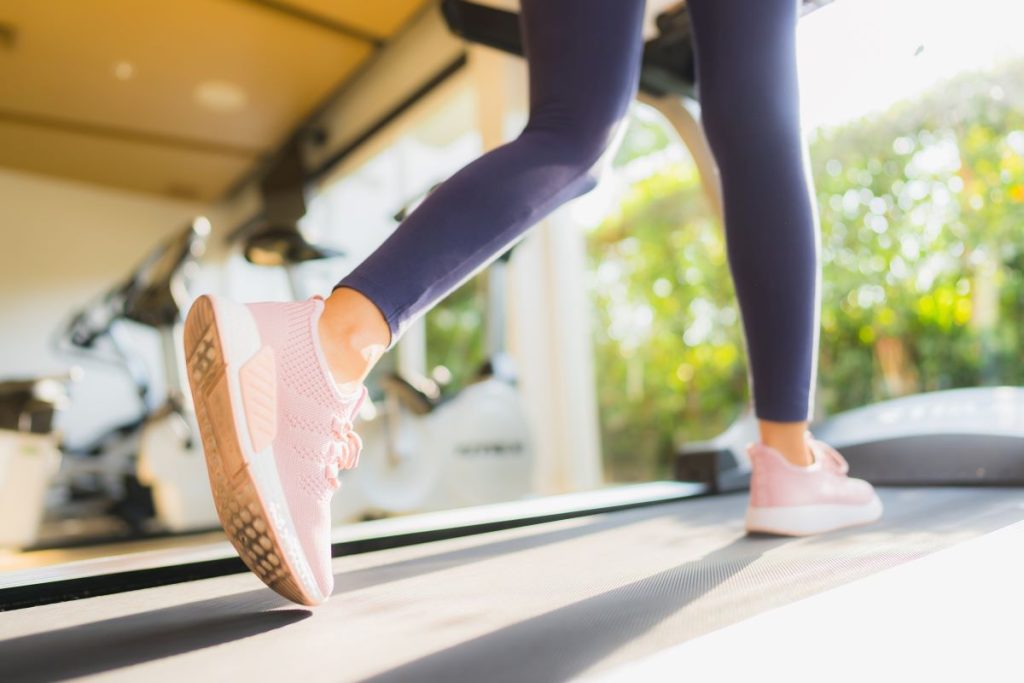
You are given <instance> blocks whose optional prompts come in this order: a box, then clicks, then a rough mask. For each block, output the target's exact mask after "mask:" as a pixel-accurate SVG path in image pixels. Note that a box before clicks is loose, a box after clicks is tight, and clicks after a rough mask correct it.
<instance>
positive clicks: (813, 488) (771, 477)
mask: <svg viewBox="0 0 1024 683" xmlns="http://www.w3.org/2000/svg"><path fill="white" fill-rule="evenodd" d="M807 445H808V446H809V447H810V449H811V453H813V454H814V464H813V465H810V466H808V467H797V466H796V465H791V464H790V463H789V462H788V461H787V460H786V459H785V458H784V457H782V454H781V453H779V452H778V451H777V450H775V449H774V448H769V447H768V446H765V445H763V444H752V445H751V446H750V447H749V448H748V449H747V453H748V454H749V455H750V462H751V466H752V468H753V474H752V475H751V478H750V505H749V506H748V507H747V531H755V532H760V533H768V534H779V535H782V536H807V535H810V534H818V533H822V532H825V531H833V530H835V529H842V528H844V527H848V526H856V525H858V524H868V523H869V522H874V521H875V520H877V519H878V518H879V517H881V516H882V501H880V500H879V499H878V496H877V495H876V494H875V489H874V488H872V486H871V484H869V483H867V482H866V481H864V480H863V479H853V478H851V477H849V476H847V472H848V471H849V469H850V466H849V465H847V464H846V461H845V460H844V459H843V456H841V455H839V453H837V452H836V451H835V450H834V449H833V448H832V447H831V446H829V445H827V444H825V443H822V442H821V441H815V440H814V439H812V438H811V437H810V435H808V438H807Z"/></svg>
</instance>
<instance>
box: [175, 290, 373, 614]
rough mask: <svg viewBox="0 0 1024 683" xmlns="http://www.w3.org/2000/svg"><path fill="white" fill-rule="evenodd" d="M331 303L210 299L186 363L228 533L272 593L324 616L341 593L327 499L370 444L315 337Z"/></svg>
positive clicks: (193, 324)
mask: <svg viewBox="0 0 1024 683" xmlns="http://www.w3.org/2000/svg"><path fill="white" fill-rule="evenodd" d="M322 311H323V301H322V300H320V299H311V300H309V301H305V302H300V303H287V304H282V303H260V304H249V305H240V304H236V303H232V302H230V301H226V300H224V299H214V298H213V297H209V296H204V297H200V298H199V299H198V300H196V302H195V304H194V305H193V306H192V310H191V311H190V312H189V315H188V319H187V320H186V321H185V354H186V358H187V362H188V376H189V383H190V384H191V387H192V396H193V398H194V399H195V407H196V417H197V420H198V422H199V431H200V433H201V434H202V437H203V449H204V451H205V452H206V466H207V469H208V471H209V473H210V485H211V486H212V488H213V497H214V501H215V502H216V505H217V512H218V514H219V516H220V521H221V523H222V524H223V525H224V531H225V532H227V535H228V538H229V539H231V543H232V545H234V546H235V550H237V551H238V554H239V555H240V556H241V557H242V560H243V561H244V562H245V564H246V565H247V566H248V567H249V569H251V570H252V571H253V572H254V573H255V574H256V575H257V576H259V577H260V579H262V580H263V582H264V583H266V584H267V585H268V586H270V587H271V588H273V589H274V590H275V591H277V592H278V593H280V594H281V595H283V596H284V597H286V598H288V599H289V600H293V601H295V602H298V603H301V604H304V605H316V604H318V603H321V602H323V601H324V600H326V599H327V598H328V597H329V596H330V594H331V592H332V590H333V589H334V574H333V572H332V571H331V539H330V531H331V516H330V500H331V496H332V495H333V494H334V492H335V491H336V490H337V488H338V470H339V469H347V468H350V467H354V466H355V465H356V463H357V462H358V460H359V451H360V449H361V447H362V444H361V443H360V441H359V437H358V436H357V435H356V434H355V433H354V432H353V431H352V419H353V417H354V416H355V414H356V413H357V412H358V410H359V407H360V405H361V404H362V402H363V400H364V398H365V397H366V389H365V387H361V390H360V391H359V392H357V393H356V394H353V395H351V396H344V395H342V394H341V393H340V392H339V391H338V387H337V385H336V384H335V382H334V379H333V377H331V374H330V372H329V371H328V369H327V363H326V361H325V360H324V356H323V352H322V351H321V349H320V341H319V336H318V334H317V321H319V319H320V314H321V312H322Z"/></svg>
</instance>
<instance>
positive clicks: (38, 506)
mask: <svg viewBox="0 0 1024 683" xmlns="http://www.w3.org/2000/svg"><path fill="white" fill-rule="evenodd" d="M72 378H73V375H72V374H70V373H69V374H67V375H62V376H59V377H38V378H33V379H26V380H7V381H4V382H0V520H2V521H0V547H14V548H23V547H26V546H30V545H32V544H33V543H34V542H35V541H36V538H37V536H38V532H39V525H40V522H41V521H42V518H43V512H44V508H45V503H46V493H47V491H48V489H49V487H50V483H51V480H52V479H53V477H54V475H56V473H57V471H58V469H59V467H60V462H61V453H60V432H59V430H58V425H57V424H56V421H57V420H56V418H57V416H58V413H59V412H60V411H61V410H63V409H64V408H65V407H67V404H68V383H69V382H70V381H71V380H72Z"/></svg>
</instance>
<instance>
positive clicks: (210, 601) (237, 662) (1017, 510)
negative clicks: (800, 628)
mask: <svg viewBox="0 0 1024 683" xmlns="http://www.w3.org/2000/svg"><path fill="white" fill-rule="evenodd" d="M881 493H882V497H883V501H884V502H885V505H886V517H885V520H884V521H883V522H882V523H880V524H877V525H874V526H871V527H866V528H862V529H860V530H848V531H843V532H838V533H834V534H828V535H825V536H820V537H812V538H801V539H785V538H772V537H767V536H747V535H746V534H745V533H744V531H743V527H742V514H743V508H744V505H745V502H746V497H745V495H742V494H736V495H726V496H717V497H708V498H701V499H694V500H689V501H683V502H675V503H667V504H661V505H655V506H652V507H648V508H640V509H633V510H626V511H621V512H614V513H606V514H600V515H593V516H589V517H580V518H576V519H569V520H564V521H559V522H551V523H546V524H539V525H535V526H529V527H523V528H519V529H510V530H505V531H498V532H493V533H489V534H482V535H478V536H470V537H464V538H457V539H452V540H446V541H438V542H434V543H426V544H422V545H415V546H408V547H404V548H396V549H391V550H383V551H378V552H372V553H366V554H361V555H354V556H350V557H342V558H338V559H336V560H335V563H334V567H335V571H336V572H337V589H336V591H335V595H334V597H333V598H332V600H331V601H330V602H328V603H327V604H325V605H323V606H321V607H318V608H314V609H308V608H304V607H299V606H297V605H293V604H290V603H288V602H287V601H285V600H284V599H283V598H280V597H278V596H277V595H276V594H274V593H273V592H271V591H270V590H268V589H266V588H264V587H262V584H260V583H259V581H258V580H257V579H256V578H255V577H254V576H251V575H248V574H239V575H232V576H225V577H220V578H215V579H207V580H202V581H194V582H190V583H185V584H176V585H170V586H163V587H159V588H151V589H146V590H141V591H135V592H129V593H121V594H115V595H110V596H104V597H96V598H87V599H82V600H78V601H74V602H68V603H62V604H53V605H44V606H40V607H34V608H29V609H23V610H17V611H13V612H8V613H4V614H0V670H3V671H4V672H5V675H4V679H5V680H26V681H30V680H60V679H67V678H72V677H77V676H85V675H96V674H104V676H103V678H104V680H126V681H127V680H132V681H134V680H147V681H152V680H175V681H179V680H182V679H187V678H189V677H199V678H207V677H209V676H210V675H211V673H212V672H216V673H217V676H218V678H220V677H227V678H233V677H245V678H248V679H253V678H260V679H265V678H267V677H268V676H271V675H273V676H274V677H281V678H283V679H286V680H304V681H321V680H323V681H339V680H344V681H356V680H374V681H405V680H409V681H413V680H415V681H446V682H450V681H476V680H487V681H522V680H531V681H554V680H566V679H571V678H577V677H589V676H592V675H599V674H603V673H606V672H608V671H611V670H614V669H615V668H616V667H621V666H622V665H624V664H628V663H630V662H635V661H640V660H642V659H644V658H646V657H648V656H650V655H653V654H654V653H656V652H659V651H662V650H665V649H666V648H670V647H672V646H676V645H678V644H680V643H684V642H686V641H690V640H692V639H695V638H699V637H700V636H703V635H705V634H708V633H710V632H712V631H715V630H717V629H721V628H722V627H725V626H728V625H730V624H734V623H737V622H741V621H744V620H747V619H749V618H751V617H753V616H755V615H758V614H761V613H763V612H766V611H767V610H771V609H773V608H776V607H779V606H782V605H786V604H788V603H792V602H794V601H797V600H800V599H802V598H805V597H807V596H811V595H813V594H816V593H821V592H825V591H829V590H830V589H833V588H835V587H837V586H840V585H842V584H846V583H849V582H851V581H854V580H856V579H860V578H863V577H866V576H868V575H871V574H874V573H876V572H879V571H881V570H884V569H887V568H890V567H893V566H895V565H900V564H904V563H908V562H911V561H913V560H916V559H918V558H921V557H923V556H925V555H928V554H930V553H933V552H934V551H937V550H940V549H943V548H947V547H949V546H953V545H957V544H959V543H961V542H963V541H966V540H968V539H972V538H975V537H978V536H982V535H985V534H988V533H990V532H993V531H995V530H998V529H1001V528H1004V527H1007V526H1009V525H1012V524H1014V523H1016V522H1019V521H1021V520H1022V519H1024V495H1022V492H1021V491H1020V490H1019V489H997V488H986V489H976V488H931V489H895V488H893V489H884V490H882V491H881Z"/></svg>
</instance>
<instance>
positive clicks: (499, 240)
mask: <svg viewBox="0 0 1024 683" xmlns="http://www.w3.org/2000/svg"><path fill="white" fill-rule="evenodd" d="M643 14H644V0H523V2H522V15H521V16H522V27H523V36H524V43H525V47H526V56H527V59H528V62H529V73H530V119H529V123H528V124H527V126H526V128H525V130H524V131H523V133H522V134H521V135H520V136H519V137H518V138H517V139H516V140H514V141H513V142H511V143H509V144H507V145H504V146H502V147H500V148H498V149H496V150H494V151H492V152H490V153H489V154H486V155H484V156H483V157H481V158H480V159H478V160H477V161H475V162H473V163H472V164H470V165H468V166H466V167H465V168H464V169H462V170H461V171H459V172H458V173H456V174H455V175H454V176H452V177H451V178H450V179H449V180H447V181H446V182H445V183H443V184H442V185H441V186H440V187H439V188H437V190H435V191H434V192H433V193H432V194H431V195H430V196H429V197H427V199H426V200H424V201H423V203H422V204H420V206H419V207H417V209H416V210H415V211H413V212H412V214H411V215H410V216H409V217H408V218H407V219H406V220H405V222H404V223H402V225H401V226H399V228H398V229H397V230H396V231H395V233H394V234H392V235H391V236H390V237H389V238H388V239H387V240H386V241H385V242H384V244H382V245H381V246H380V248H379V249H377V250H376V251H375V252H374V253H373V254H371V255H370V257H369V258H367V259H366V261H364V262H363V263H362V264H361V265H359V267H357V268H356V269H355V270H354V271H353V272H352V273H351V274H349V275H348V276H347V277H345V278H344V279H343V280H342V281H341V282H340V283H339V284H338V287H337V288H336V289H335V291H334V292H333V293H332V295H331V297H330V298H329V299H328V300H327V302H326V307H325V310H324V315H323V317H322V319H321V323H320V338H321V341H322V344H323V348H324V352H325V355H326V356H327V361H328V363H329V365H330V366H331V369H332V372H333V373H334V376H335V377H336V378H337V380H338V381H339V383H342V384H346V383H357V382H360V381H362V379H363V378H364V377H365V376H366V374H367V373H368V372H369V371H370V368H371V367H372V366H373V364H374V363H375V362H376V361H377V359H379V357H380V355H381V354H382V353H383V351H384V350H385V349H386V348H387V347H388V346H390V345H391V344H393V343H394V342H395V340H396V339H397V338H398V336H399V335H400V334H401V333H402V330H403V329H404V328H405V326H406V325H408V323H409V322H410V321H411V320H413V319H415V318H416V317H417V316H419V315H420V314H421V313H423V312H425V311H426V310H428V309H429V308H430V307H431V306H432V305H433V304H434V303H436V302H437V301H439V300H440V299H441V298H443V297H444V296H445V295H446V294H448V293H449V292H450V291H452V290H453V289H454V288H455V287H457V286H458V285H459V284H460V283H461V282H463V281H464V280H465V279H466V278H468V277H469V276H471V275H472V274H473V273H474V272H476V271H477V270H479V269H480V268H481V267H482V266H484V265H486V264H487V263H489V262H490V261H491V260H492V259H493V258H494V257H496V256H498V255H499V254H500V253H501V252H502V251H503V250H504V249H505V248H506V247H508V246H509V245H510V244H512V243H513V242H514V241H515V240H516V239H517V238H519V237H520V236H521V235H522V234H523V232H524V231H525V230H526V229H527V228H529V227H530V226H531V225H533V224H534V223H536V222H537V221H539V220H540V219H541V218H543V217H544V216H545V215H546V214H548V213H549V212H551V211H552V210H554V209H555V208H557V207H558V206H559V205H561V204H563V203H564V202H566V201H567V200H569V199H571V198H573V197H576V196H578V195H580V194H582V193H584V192H586V191H588V190H589V189H590V188H592V187H593V185H594V182H595V179H594V177H593V175H592V173H591V171H592V169H593V167H594V165H595V164H596V163H597V162H598V160H599V159H600V157H601V156H602V155H603V154H604V152H605V150H606V148H607V147H608V144H609V142H610V141H611V139H612V137H613V136H614V134H615V131H616V129H617V127H618V124H619V122H620V121H621V120H622V118H623V117H624V115H625V114H626V111H627V109H628V107H629V104H630V102H631V101H632V100H633V97H634V95H635V92H636V87H637V79H638V73H639V65H640V59H641V53H642V49H643V39H642V35H641V29H642V23H643Z"/></svg>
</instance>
